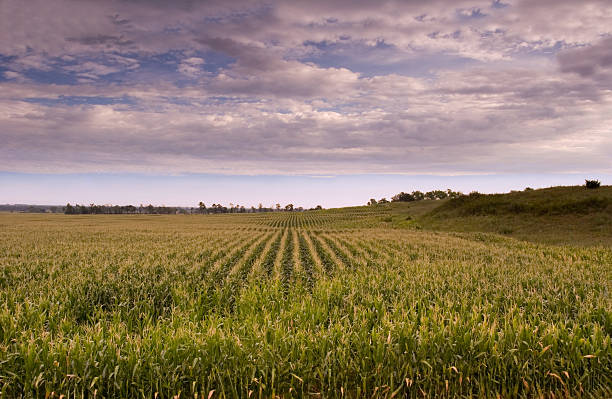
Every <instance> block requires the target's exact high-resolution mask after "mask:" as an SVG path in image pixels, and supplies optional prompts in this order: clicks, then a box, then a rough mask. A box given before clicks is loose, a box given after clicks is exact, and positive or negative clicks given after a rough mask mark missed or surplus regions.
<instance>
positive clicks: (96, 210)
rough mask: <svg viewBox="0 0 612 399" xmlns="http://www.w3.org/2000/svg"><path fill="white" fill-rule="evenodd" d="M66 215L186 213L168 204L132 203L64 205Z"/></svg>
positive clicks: (182, 209) (184, 210)
mask: <svg viewBox="0 0 612 399" xmlns="http://www.w3.org/2000/svg"><path fill="white" fill-rule="evenodd" d="M64 213H65V214H66V215H134V214H152V215H174V214H176V213H188V212H187V210H186V209H184V208H177V207H169V206H153V205H151V204H149V205H147V206H143V205H142V204H141V205H140V206H138V207H135V206H134V205H96V204H89V205H79V204H76V205H74V206H73V205H70V204H67V205H66V206H65V207H64Z"/></svg>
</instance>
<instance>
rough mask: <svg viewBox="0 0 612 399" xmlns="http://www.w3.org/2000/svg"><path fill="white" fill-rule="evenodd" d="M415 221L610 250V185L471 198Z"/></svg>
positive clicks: (450, 203) (447, 203) (445, 228)
mask: <svg viewBox="0 0 612 399" xmlns="http://www.w3.org/2000/svg"><path fill="white" fill-rule="evenodd" d="M419 220H420V222H421V223H422V225H423V226H426V227H427V228H430V229H434V230H443V231H463V232H476V231H487V232H492V233H498V234H504V235H509V236H512V237H515V238H518V239H521V240H528V241H535V242H542V243H549V244H565V245H580V246H591V245H605V246H612V186H604V187H601V188H598V189H595V190H587V189H586V188H584V187H552V188H548V189H542V190H533V191H521V192H512V193H509V194H494V195H470V196H465V197H461V198H457V199H453V200H449V201H444V202H443V203H441V204H440V205H439V206H437V207H435V208H433V209H432V210H430V211H429V212H428V213H426V214H424V215H421V218H420V219H419Z"/></svg>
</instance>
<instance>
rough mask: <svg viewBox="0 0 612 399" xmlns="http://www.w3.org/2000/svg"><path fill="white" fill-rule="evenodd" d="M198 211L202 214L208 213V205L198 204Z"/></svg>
mask: <svg viewBox="0 0 612 399" xmlns="http://www.w3.org/2000/svg"><path fill="white" fill-rule="evenodd" d="M198 210H199V211H200V213H206V204H205V203H203V202H202V201H200V203H199V204H198Z"/></svg>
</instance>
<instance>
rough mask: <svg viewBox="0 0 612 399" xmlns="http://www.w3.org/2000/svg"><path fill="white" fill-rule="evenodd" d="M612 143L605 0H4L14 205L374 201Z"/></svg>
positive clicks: (589, 160) (490, 178)
mask: <svg viewBox="0 0 612 399" xmlns="http://www.w3.org/2000/svg"><path fill="white" fill-rule="evenodd" d="M611 154H612V7H611V6H610V2H609V1H607V0H606V1H603V0H584V1H580V2H576V1H570V0H539V1H528V0H499V1H466V0H431V1H427V2H423V1H412V0H403V1H385V0H381V1H375V2H374V1H359V0H357V1H349V0H341V1H333V0H325V1H323V0H310V1H304V2H299V1H252V0H243V1H242V0H238V1H216V0H210V1H195V0H178V1H172V2H169V1H161V0H159V1H158V0H147V1H145V0H121V1H119V0H117V1H115V0H102V1H100V0H97V1H94V0H78V1H77V0H52V1H50V0H28V1H22V0H0V203H38V204H49V203H56V204H63V203H66V202H72V203H74V202H79V203H92V202H95V203H113V204H126V203H153V204H166V205H183V206H189V205H195V204H197V202H199V201H204V202H206V203H213V202H217V203H218V202H222V203H224V204H227V203H229V202H233V203H239V204H244V205H245V206H250V205H257V204H258V203H260V202H261V203H263V204H264V205H266V204H275V203H276V202H279V201H280V202H281V203H288V202H292V203H294V204H296V205H303V206H306V207H310V206H314V205H316V204H321V205H323V206H325V207H330V206H343V205H357V204H363V203H365V202H367V200H368V199H369V198H371V197H374V198H380V197H383V196H385V197H390V196H391V195H393V194H395V193H397V192H399V191H412V190H417V189H418V190H427V189H437V188H441V189H445V188H452V189H454V190H461V191H464V192H470V191H473V190H478V191H480V192H503V191H508V190H511V189H522V188H524V187H526V186H530V187H534V188H537V187H548V186H552V185H573V184H581V183H583V182H584V179H585V178H599V179H601V180H602V182H603V183H604V184H610V183H609V181H610V180H612V179H610V178H611V177H612V157H611V156H610V155H611Z"/></svg>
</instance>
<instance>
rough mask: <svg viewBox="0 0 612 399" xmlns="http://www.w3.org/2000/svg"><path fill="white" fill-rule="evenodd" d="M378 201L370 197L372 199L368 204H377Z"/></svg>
mask: <svg viewBox="0 0 612 399" xmlns="http://www.w3.org/2000/svg"><path fill="white" fill-rule="evenodd" d="M377 203H378V202H376V200H375V199H374V198H370V200H369V201H368V205H369V206H373V205H376V204H377Z"/></svg>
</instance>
